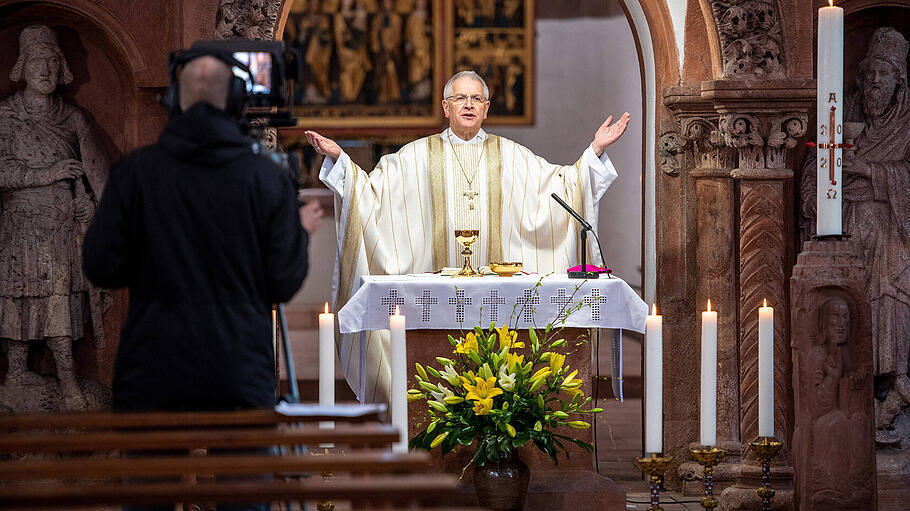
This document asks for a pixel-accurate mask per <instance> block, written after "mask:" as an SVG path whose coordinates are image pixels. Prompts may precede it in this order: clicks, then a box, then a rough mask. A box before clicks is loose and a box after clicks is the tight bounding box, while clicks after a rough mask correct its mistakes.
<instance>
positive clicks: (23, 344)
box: [0, 25, 108, 411]
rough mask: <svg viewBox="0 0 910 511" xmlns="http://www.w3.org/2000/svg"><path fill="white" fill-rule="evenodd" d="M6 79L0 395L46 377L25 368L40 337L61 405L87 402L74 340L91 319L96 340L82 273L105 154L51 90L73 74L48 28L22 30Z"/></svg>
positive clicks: (0, 150) (93, 299) (0, 123)
mask: <svg viewBox="0 0 910 511" xmlns="http://www.w3.org/2000/svg"><path fill="white" fill-rule="evenodd" d="M10 79H11V80H12V81H14V82H20V81H25V83H26V86H25V88H24V89H22V90H20V91H19V92H16V93H15V94H13V95H12V96H10V97H8V98H6V99H5V100H3V101H0V207H2V209H0V339H2V341H3V344H5V345H6V346H7V347H8V350H7V360H8V362H9V364H8V369H7V374H6V380H5V383H4V385H3V387H2V390H3V393H2V397H3V401H4V404H5V405H6V406H7V407H9V408H10V409H13V410H14V411H20V410H19V409H17V408H20V407H18V406H10V405H9V403H10V400H11V399H14V396H23V395H28V394H29V391H30V390H31V391H35V393H36V395H37V393H38V392H37V391H36V388H37V387H39V386H44V385H45V384H46V382H45V380H44V378H42V377H41V376H39V375H37V374H35V373H33V372H31V371H29V370H28V368H27V360H28V353H29V347H30V346H31V345H32V344H33V343H36V342H46V343H47V346H48V347H49V348H50V350H51V351H52V353H53V356H54V362H55V364H56V372H57V379H58V381H59V390H60V395H61V396H62V403H63V407H65V408H67V409H84V408H85V407H86V401H85V397H84V395H83V393H82V390H81V389H80V386H79V385H78V384H77V381H76V375H75V373H74V370H73V354H72V344H73V341H75V340H78V339H81V338H83V337H84V335H85V327H86V326H88V325H87V323H88V322H87V321H86V319H87V318H91V323H92V327H93V329H94V338H95V342H96V343H100V342H101V341H102V323H101V313H100V295H99V294H98V292H97V291H96V290H93V289H92V288H91V287H90V285H89V284H88V282H87V281H86V280H85V277H84V275H83V273H82V265H81V261H82V258H81V253H82V239H83V234H84V229H85V228H86V227H87V225H88V222H89V220H90V219H91V217H92V215H93V213H94V211H95V206H96V205H97V203H98V199H99V196H100V194H101V190H102V189H103V188H104V181H105V180H106V178H107V173H108V160H107V156H106V155H105V152H104V150H103V149H102V147H101V145H100V143H99V141H98V139H97V137H96V135H95V132H94V130H93V128H92V126H91V125H90V123H89V121H88V120H87V119H86V117H85V115H84V114H83V113H82V111H81V110H80V109H78V108H77V107H74V106H71V105H68V104H66V103H65V102H64V101H63V100H62V99H61V98H60V96H59V95H57V94H55V90H56V88H57V86H58V85H64V84H68V83H70V82H71V81H72V80H73V75H72V73H71V72H70V70H69V67H68V66H67V64H66V59H65V58H64V56H63V52H62V51H61V50H60V47H59V45H58V44H57V36H56V34H55V33H54V32H53V31H52V30H51V29H50V28H48V27H46V26H43V25H35V26H30V27H27V28H25V29H23V30H22V32H21V34H20V36H19V58H18V60H17V61H16V64H15V66H14V67H13V69H12V71H11V72H10ZM20 404H21V403H20Z"/></svg>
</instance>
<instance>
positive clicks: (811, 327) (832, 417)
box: [790, 241, 878, 511]
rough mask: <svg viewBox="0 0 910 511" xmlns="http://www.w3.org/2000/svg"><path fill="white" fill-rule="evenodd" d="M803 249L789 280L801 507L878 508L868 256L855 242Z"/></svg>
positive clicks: (829, 510) (813, 510) (828, 510)
mask: <svg viewBox="0 0 910 511" xmlns="http://www.w3.org/2000/svg"><path fill="white" fill-rule="evenodd" d="M803 248H804V250H803V252H802V253H800V254H799V258H798V260H797V264H796V266H795V267H794V268H793V277H791V279H790V296H791V318H792V325H793V341H792V346H793V387H794V410H795V430H794V432H793V443H792V445H793V448H792V453H793V467H794V469H795V472H796V483H797V488H796V494H797V498H798V500H799V509H800V511H822V510H824V511H848V510H854V509H878V507H877V506H876V492H875V486H876V484H875V483H876V478H875V442H874V438H875V423H874V413H875V412H874V406H873V402H872V401H873V383H872V381H873V380H872V375H873V374H874V373H873V363H872V335H871V331H872V330H871V310H870V308H869V303H868V301H867V300H866V295H865V291H864V288H865V268H864V266H865V265H864V264H863V257H862V255H861V253H860V251H859V249H858V246H857V245H856V243H854V242H851V241H807V242H806V243H805V245H804V247H803Z"/></svg>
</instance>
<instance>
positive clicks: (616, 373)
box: [338, 274, 648, 401]
mask: <svg viewBox="0 0 910 511" xmlns="http://www.w3.org/2000/svg"><path fill="white" fill-rule="evenodd" d="M569 304H581V308H579V309H578V310H575V311H574V312H572V313H571V314H568V315H566V314H565V312H566V309H567V306H568V307H570V305H569ZM396 306H398V308H399V313H401V314H404V315H405V317H406V318H407V320H406V328H407V329H409V330H417V329H440V330H470V329H473V328H474V327H475V326H478V325H481V326H483V327H486V326H489V324H490V323H492V322H495V323H496V325H497V326H502V325H508V326H509V327H510V328H518V329H526V328H530V327H534V328H544V327H546V325H547V323H553V325H554V326H556V327H563V326H564V327H569V328H610V329H614V332H613V338H612V339H611V348H612V360H611V367H612V377H611V383H612V387H613V395H614V396H616V397H617V398H618V399H619V400H620V401H622V400H623V392H622V333H621V331H622V330H634V331H636V332H639V333H645V317H646V316H647V315H648V305H647V304H646V303H645V302H644V301H642V299H641V298H639V296H638V295H637V294H635V291H633V290H632V288H631V287H629V285H628V284H626V282H625V281H624V280H622V279H620V278H618V277H613V278H606V277H604V278H600V279H592V280H580V279H570V278H568V276H566V275H565V274H560V275H556V274H549V275H516V276H513V277H499V276H497V275H490V276H484V277H462V278H456V277H444V276H441V275H435V274H418V275H366V276H364V277H363V279H362V282H361V283H360V287H359V288H357V289H356V290H355V292H354V294H353V296H351V299H350V300H348V303H347V304H346V305H345V306H344V307H342V308H341V310H340V311H338V327H339V329H340V331H341V333H344V334H349V333H355V332H366V331H368V330H385V329H388V328H389V316H390V315H392V314H393V313H394V312H395V307H396ZM364 349H365V334H361V336H360V361H361V367H360V374H361V375H362V374H364V367H363V361H364V360H365V356H366V355H365V353H364ZM591 355H592V357H594V356H595V353H594V352H593V346H592V353H591ZM363 385H364V382H363V379H362V378H361V381H360V393H359V394H358V395H359V396H363V395H365V394H364V387H363Z"/></svg>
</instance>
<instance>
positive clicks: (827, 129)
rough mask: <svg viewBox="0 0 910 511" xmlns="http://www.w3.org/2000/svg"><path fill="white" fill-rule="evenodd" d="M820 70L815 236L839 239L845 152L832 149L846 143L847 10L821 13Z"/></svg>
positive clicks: (817, 116)
mask: <svg viewBox="0 0 910 511" xmlns="http://www.w3.org/2000/svg"><path fill="white" fill-rule="evenodd" d="M830 2H831V0H829V3H830ZM817 67H818V82H817V83H818V92H817V97H816V126H815V135H816V140H817V143H818V148H817V154H816V158H817V159H816V170H817V172H818V175H817V178H816V179H817V181H816V185H817V186H818V189H817V190H818V194H817V198H816V208H817V210H816V212H817V215H816V232H817V233H818V235H819V236H825V235H840V234H842V233H843V231H842V226H841V199H842V197H843V193H842V191H843V186H842V182H841V181H842V179H841V178H842V175H841V174H842V171H843V160H842V157H843V149H841V148H839V147H830V145H831V143H832V141H833V143H834V144H835V145H840V144H842V143H843V140H844V134H843V117H844V10H843V9H841V8H840V7H834V6H828V7H822V8H821V9H819V10H818V63H817ZM832 133H833V137H832ZM826 146H828V147H826Z"/></svg>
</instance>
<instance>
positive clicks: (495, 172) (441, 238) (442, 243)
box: [427, 135, 502, 269]
mask: <svg viewBox="0 0 910 511" xmlns="http://www.w3.org/2000/svg"><path fill="white" fill-rule="evenodd" d="M484 146H485V149H484V150H485V151H486V154H487V156H486V158H487V194H488V197H489V203H488V204H487V214H488V215H489V220H488V224H487V225H489V226H490V239H489V240H488V243H489V244H488V247H489V252H488V253H489V258H490V261H500V260H502V235H501V230H500V229H501V228H502V153H501V150H500V145H499V137H497V136H496V135H487V139H486V140H485V141H484ZM445 158H446V153H445V146H444V145H443V140H442V135H433V136H431V137H429V138H428V139H427V160H428V161H427V169H428V174H429V178H430V199H431V200H432V201H433V267H434V268H436V269H439V268H442V267H443V266H445V265H446V262H447V254H448V253H449V238H451V235H450V233H448V232H446V226H447V223H446V210H447V206H448V203H447V197H448V194H447V193H446V190H445V183H446V179H445V168H444V167H445Z"/></svg>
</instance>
